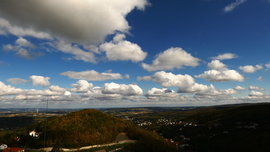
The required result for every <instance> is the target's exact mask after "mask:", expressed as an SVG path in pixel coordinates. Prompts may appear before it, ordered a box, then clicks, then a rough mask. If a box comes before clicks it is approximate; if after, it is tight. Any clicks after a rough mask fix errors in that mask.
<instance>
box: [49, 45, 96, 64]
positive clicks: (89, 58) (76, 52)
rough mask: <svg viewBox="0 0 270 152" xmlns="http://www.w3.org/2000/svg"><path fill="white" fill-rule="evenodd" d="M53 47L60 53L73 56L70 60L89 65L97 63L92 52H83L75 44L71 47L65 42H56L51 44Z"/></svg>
mask: <svg viewBox="0 0 270 152" xmlns="http://www.w3.org/2000/svg"><path fill="white" fill-rule="evenodd" d="M53 47H54V48H56V49H58V50H60V51H61V52H64V53H67V54H71V55H73V56H72V59H75V60H82V61H84V62H91V63H96V62H97V61H96V58H95V55H94V54H93V53H92V52H89V51H84V50H83V49H81V48H80V47H78V45H76V44H73V45H72V44H71V43H68V42H65V41H57V42H55V43H54V44H53Z"/></svg>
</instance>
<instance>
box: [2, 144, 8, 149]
mask: <svg viewBox="0 0 270 152" xmlns="http://www.w3.org/2000/svg"><path fill="white" fill-rule="evenodd" d="M6 148H8V146H7V145H6V144H0V150H4V149H6Z"/></svg>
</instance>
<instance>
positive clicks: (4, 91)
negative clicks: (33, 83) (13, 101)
mask: <svg viewBox="0 0 270 152" xmlns="http://www.w3.org/2000/svg"><path fill="white" fill-rule="evenodd" d="M23 92H24V90H22V89H19V88H15V87H12V86H11V85H6V84H4V83H3V82H1V81H0V96H5V95H17V94H20V93H23Z"/></svg>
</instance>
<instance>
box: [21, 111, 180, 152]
mask: <svg viewBox="0 0 270 152" xmlns="http://www.w3.org/2000/svg"><path fill="white" fill-rule="evenodd" d="M45 128H46V143H45V147H51V146H58V147H64V148H78V147H82V146H88V145H97V144H105V143H110V142H113V141H115V139H116V136H117V135H118V134H119V133H121V132H126V133H127V135H128V136H129V138H130V139H134V140H137V142H136V143H135V144H133V145H130V146H129V147H127V148H128V149H129V151H162V152H164V151H168V152H169V151H170V152H173V151H176V149H175V148H174V147H172V145H170V144H169V143H168V142H167V141H165V140H164V139H163V138H161V137H160V136H158V135H156V134H154V133H152V132H150V131H146V130H144V129H142V128H140V127H138V126H136V125H134V124H133V123H131V122H129V121H125V120H122V119H118V118H115V117H113V116H110V115H107V114H105V113H102V112H100V111H98V110H93V109H86V110H81V111H77V112H72V113H69V114H67V115H64V116H61V117H56V118H51V119H48V120H46V121H42V122H40V123H37V124H34V125H31V126H29V127H27V128H25V129H24V130H23V131H21V132H20V135H19V136H20V138H21V139H20V141H19V142H20V145H23V146H24V147H32V148H41V147H43V146H44V136H45ZM32 130H35V131H36V132H37V133H40V136H39V138H34V137H31V136H29V131H32Z"/></svg>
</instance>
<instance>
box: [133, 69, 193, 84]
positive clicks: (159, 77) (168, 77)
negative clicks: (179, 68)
mask: <svg viewBox="0 0 270 152" xmlns="http://www.w3.org/2000/svg"><path fill="white" fill-rule="evenodd" d="M137 80H139V81H141V80H144V81H154V82H157V83H159V84H160V85H161V86H162V87H166V88H167V87H172V86H185V87H188V86H191V85H193V84H194V82H195V80H194V79H193V78H192V77H191V76H190V75H187V74H186V75H181V74H177V75H175V74H173V73H171V72H168V73H166V72H165V71H159V72H156V73H155V74H154V75H153V76H144V77H137Z"/></svg>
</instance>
